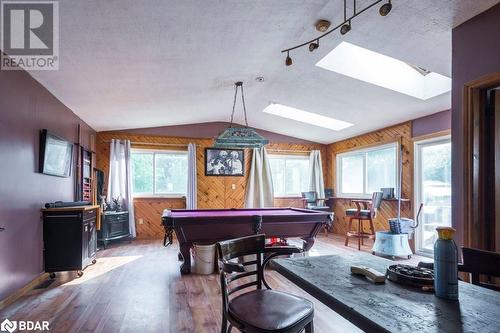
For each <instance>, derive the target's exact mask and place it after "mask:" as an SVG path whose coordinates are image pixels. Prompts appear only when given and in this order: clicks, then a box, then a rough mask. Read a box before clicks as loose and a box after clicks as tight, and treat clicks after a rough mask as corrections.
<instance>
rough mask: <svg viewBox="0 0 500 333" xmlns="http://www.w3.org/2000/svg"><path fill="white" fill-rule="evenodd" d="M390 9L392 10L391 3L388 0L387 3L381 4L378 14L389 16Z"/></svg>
mask: <svg viewBox="0 0 500 333" xmlns="http://www.w3.org/2000/svg"><path fill="white" fill-rule="evenodd" d="M391 9H392V3H391V0H389V2H388V3H386V4H383V5H382V7H380V9H379V11H378V12H379V13H380V15H382V16H387V14H389V13H390V12H391Z"/></svg>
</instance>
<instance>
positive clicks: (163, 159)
mask: <svg viewBox="0 0 500 333" xmlns="http://www.w3.org/2000/svg"><path fill="white" fill-rule="evenodd" d="M187 169H188V161H187V153H186V152H182V151H175V152H174V151H152V150H140V149H133V150H132V193H133V194H134V196H182V195H186V192H187V178H188V177H187Z"/></svg>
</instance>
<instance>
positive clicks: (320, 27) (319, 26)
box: [281, 0, 392, 66]
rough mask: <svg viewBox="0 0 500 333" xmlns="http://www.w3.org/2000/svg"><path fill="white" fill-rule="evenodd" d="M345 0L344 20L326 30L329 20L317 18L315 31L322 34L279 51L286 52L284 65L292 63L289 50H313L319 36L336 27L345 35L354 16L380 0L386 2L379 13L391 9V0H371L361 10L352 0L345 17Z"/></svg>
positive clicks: (381, 13) (383, 13) (345, 7)
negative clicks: (348, 14) (350, 12)
mask: <svg viewBox="0 0 500 333" xmlns="http://www.w3.org/2000/svg"><path fill="white" fill-rule="evenodd" d="M347 1H348V0H344V21H343V22H342V23H340V24H338V25H337V26H335V27H333V28H331V29H330V30H328V29H329V27H330V22H329V21H326V20H319V21H318V22H316V23H315V25H314V26H315V28H316V30H317V31H320V32H323V34H322V35H320V36H319V37H316V38H314V39H311V40H310V41H307V42H304V43H302V44H299V45H296V46H293V47H290V48H287V49H284V50H282V51H281V53H286V60H285V65H287V66H291V65H292V64H293V62H292V58H290V51H292V50H295V49H298V48H301V47H304V46H309V51H311V52H313V51H314V50H316V49H317V48H318V47H319V40H320V39H321V38H323V37H326V36H327V35H329V34H331V33H332V32H334V31H335V30H337V29H340V33H341V34H342V35H345V34H346V33H348V32H349V31H351V29H352V25H351V21H352V20H353V19H354V18H355V17H358V16H359V15H361V14H362V13H364V12H365V11H367V10H368V9H370V8H372V7H374V6H376V5H378V4H379V3H381V2H382V1H387V2H386V3H385V4H383V5H382V6H381V7H380V9H379V13H380V15H382V16H387V15H388V14H389V13H390V12H391V10H392V3H391V0H372V1H373V2H372V3H371V4H370V5H368V6H366V7H365V8H363V9H361V10H358V9H357V7H356V5H357V1H358V0H352V2H353V5H352V15H351V16H350V17H347ZM349 11H351V9H350V8H349Z"/></svg>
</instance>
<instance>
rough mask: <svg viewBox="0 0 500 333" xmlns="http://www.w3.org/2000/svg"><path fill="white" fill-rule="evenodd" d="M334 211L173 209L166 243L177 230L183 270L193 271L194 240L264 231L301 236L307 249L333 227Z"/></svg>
mask: <svg viewBox="0 0 500 333" xmlns="http://www.w3.org/2000/svg"><path fill="white" fill-rule="evenodd" d="M332 218H333V213H330V212H321V211H314V210H308V209H299V208H258V209H195V210H185V209H182V210H180V209H179V210H177V209H174V210H169V209H165V210H164V211H163V215H162V225H163V227H164V228H165V244H166V245H168V244H171V243H172V233H173V232H175V235H176V237H177V240H178V241H179V248H180V255H179V259H180V260H183V261H184V262H183V263H182V265H181V273H182V274H188V273H190V271H191V255H190V248H191V247H192V246H193V243H205V244H207V243H210V244H213V243H216V242H218V241H221V240H227V239H232V238H238V237H243V236H249V235H254V234H260V233H263V234H265V235H266V237H268V238H271V237H280V238H289V237H298V238H302V240H303V241H304V244H303V250H304V251H308V250H309V249H310V248H311V247H312V246H313V244H314V237H316V235H317V234H318V232H319V231H320V230H321V228H322V227H323V226H328V227H329V226H331V223H332Z"/></svg>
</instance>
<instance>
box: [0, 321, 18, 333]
mask: <svg viewBox="0 0 500 333" xmlns="http://www.w3.org/2000/svg"><path fill="white" fill-rule="evenodd" d="M16 328H17V322H15V321H10V320H9V319H5V320H4V321H3V322H2V324H0V330H1V331H2V332H9V333H12V332H14V331H15V330H16Z"/></svg>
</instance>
